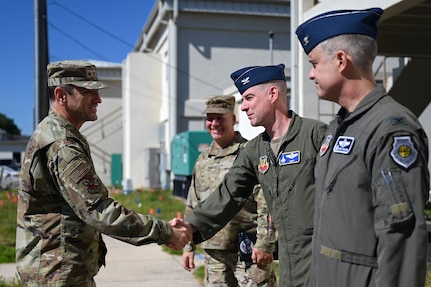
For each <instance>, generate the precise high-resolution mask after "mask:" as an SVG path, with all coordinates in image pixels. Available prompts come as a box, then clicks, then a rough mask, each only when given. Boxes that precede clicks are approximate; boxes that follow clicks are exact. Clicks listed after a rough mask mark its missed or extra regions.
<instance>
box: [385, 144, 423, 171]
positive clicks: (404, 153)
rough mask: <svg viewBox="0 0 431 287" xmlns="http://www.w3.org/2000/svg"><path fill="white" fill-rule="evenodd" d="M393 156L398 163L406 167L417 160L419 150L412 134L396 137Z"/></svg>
mask: <svg viewBox="0 0 431 287" xmlns="http://www.w3.org/2000/svg"><path fill="white" fill-rule="evenodd" d="M391 157H392V159H393V160H394V161H395V162H396V163H397V164H399V165H400V166H402V167H404V168H409V167H410V166H411V165H412V164H413V163H414V162H415V161H416V159H417V157H418V152H417V150H416V149H415V146H414V145H413V142H412V139H411V138H410V136H403V137H394V143H393V144H392V150H391Z"/></svg>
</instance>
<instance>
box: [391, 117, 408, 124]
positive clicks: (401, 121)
mask: <svg viewBox="0 0 431 287" xmlns="http://www.w3.org/2000/svg"><path fill="white" fill-rule="evenodd" d="M391 123H392V125H394V126H396V125H405V124H406V118H403V117H393V118H391Z"/></svg>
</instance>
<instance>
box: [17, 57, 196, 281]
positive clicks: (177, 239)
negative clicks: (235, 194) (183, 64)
mask: <svg viewBox="0 0 431 287" xmlns="http://www.w3.org/2000/svg"><path fill="white" fill-rule="evenodd" d="M48 86H49V87H50V101H51V104H52V107H51V110H50V112H49V115H48V116H47V117H45V118H44V119H43V120H42V121H41V122H40V124H39V125H38V126H37V128H36V130H35V131H34V133H33V135H32V137H31V138H30V140H29V142H28V145H27V149H26V152H25V158H24V161H23V164H22V169H21V182H20V184H21V189H20V190H19V192H18V214H17V221H18V222H17V235H16V262H17V269H18V273H19V276H20V277H21V280H22V282H23V284H24V286H80V287H86V286H95V282H94V279H93V277H94V276H95V275H96V274H97V272H98V271H99V268H100V267H101V265H105V255H106V252H107V250H106V247H105V244H104V242H103V240H102V235H101V233H104V234H107V235H109V236H111V237H113V238H116V239H119V240H122V241H124V242H127V243H130V244H134V245H143V244H149V243H157V244H168V245H169V246H170V247H171V248H175V249H181V248H183V247H184V245H185V244H186V243H187V242H189V241H190V239H191V237H190V236H187V234H189V233H190V232H191V231H188V230H187V228H186V227H185V226H184V222H183V221H182V220H180V219H175V220H172V221H171V222H166V221H162V220H160V219H157V218H155V217H152V216H149V215H142V214H138V213H136V212H134V211H132V210H128V209H126V208H125V207H124V206H123V205H121V204H120V203H119V202H116V201H114V200H113V199H112V198H110V197H109V195H108V190H107V188H106V187H105V186H104V185H103V183H102V182H101V181H100V179H99V177H98V176H97V174H96V172H95V170H94V166H93V161H92V159H91V154H90V147H89V145H88V142H87V141H86V139H85V137H84V136H83V135H82V134H81V133H80V132H79V129H80V127H81V126H82V124H83V123H84V122H86V121H95V120H96V119H97V106H98V105H99V104H100V103H101V102H102V99H101V97H100V95H99V91H98V90H99V89H102V88H106V87H107V86H106V85H105V84H104V83H102V82H100V81H99V80H98V78H97V72H96V67H95V66H94V65H92V64H90V63H88V62H85V61H60V62H56V63H52V64H49V65H48ZM185 225H187V224H185ZM172 226H175V227H172ZM186 231H188V232H186Z"/></svg>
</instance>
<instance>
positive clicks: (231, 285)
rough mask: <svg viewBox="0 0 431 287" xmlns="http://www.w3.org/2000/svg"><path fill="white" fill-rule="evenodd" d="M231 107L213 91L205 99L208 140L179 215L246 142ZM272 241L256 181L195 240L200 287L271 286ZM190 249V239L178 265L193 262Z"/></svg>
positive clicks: (194, 202) (219, 176)
mask: <svg viewBox="0 0 431 287" xmlns="http://www.w3.org/2000/svg"><path fill="white" fill-rule="evenodd" d="M234 107H235V97H233V96H214V97H210V98H208V99H207V101H206V109H205V111H204V114H206V120H205V126H206V129H207V131H208V132H209V133H210V135H211V137H212V138H213V142H212V143H211V145H210V146H209V147H208V148H207V149H206V150H204V151H202V153H201V154H200V155H199V157H198V159H197V160H196V164H195V166H194V170H193V176H192V182H191V185H190V189H189V193H188V197H187V204H186V210H185V218H187V215H188V214H190V213H191V212H192V210H193V208H195V207H196V206H197V205H198V204H199V203H200V202H202V201H204V200H205V199H206V198H207V197H208V196H209V195H210V194H211V192H213V190H215V188H216V187H217V186H218V185H219V184H220V182H221V181H222V179H223V177H224V175H225V174H226V173H227V172H228V170H229V169H230V167H231V166H232V164H233V162H234V160H235V159H236V157H237V155H238V153H240V152H241V151H240V150H241V149H242V148H243V146H244V145H245V144H246V142H247V140H246V139H245V138H243V137H242V136H241V134H240V133H239V132H238V131H235V130H234V125H235V123H236V117H235V114H234ZM256 233H257V234H256ZM256 235H257V236H256ZM256 237H257V239H256ZM252 242H253V243H252ZM250 243H251V244H252V245H251V246H248V244H250ZM275 244H276V234H275V229H274V227H273V225H272V220H271V217H270V215H269V213H268V208H267V204H266V201H265V198H264V197H263V195H262V190H261V188H260V186H256V187H255V188H254V190H253V192H252V195H251V196H250V197H249V198H248V199H247V201H246V202H245V204H244V206H243V208H242V209H241V211H240V212H239V213H238V214H237V215H236V216H235V217H234V218H233V219H232V220H231V221H229V222H228V223H227V225H226V226H225V227H224V228H223V229H221V230H220V231H219V232H218V233H217V234H215V235H214V236H213V237H211V238H210V239H208V240H207V241H205V242H202V243H201V247H202V248H203V249H204V250H205V253H206V254H205V263H204V267H205V278H204V284H205V286H217V287H219V286H226V287H236V286H242V287H245V286H247V287H252V286H256V287H257V286H268V287H269V286H276V277H275V273H274V267H273V264H272V262H273V252H274V251H275ZM253 246H254V247H253ZM194 250H195V246H194V244H193V243H192V242H190V243H189V244H188V245H187V246H186V247H185V248H184V251H183V267H184V268H185V269H186V270H188V271H190V270H191V269H192V268H194V267H195V265H194V255H195V254H194Z"/></svg>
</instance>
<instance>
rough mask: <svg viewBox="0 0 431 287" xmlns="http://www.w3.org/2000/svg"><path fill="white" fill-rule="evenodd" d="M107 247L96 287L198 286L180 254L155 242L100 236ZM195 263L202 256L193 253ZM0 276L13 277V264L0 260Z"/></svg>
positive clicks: (199, 261)
mask: <svg viewBox="0 0 431 287" xmlns="http://www.w3.org/2000/svg"><path fill="white" fill-rule="evenodd" d="M104 240H105V242H106V245H107V248H108V254H107V257H106V267H102V268H101V269H100V271H99V273H98V274H97V275H96V277H95V280H96V283H97V286H98V287H114V286H115V287H119V286H127V287H138V286H139V287H141V286H149V287H178V286H181V287H201V286H202V285H201V284H200V283H199V281H198V280H197V279H196V278H194V277H193V274H192V273H191V272H188V271H186V270H184V269H183V267H182V265H181V256H178V255H171V254H168V253H167V252H164V251H163V250H162V247H161V246H159V245H157V244H149V245H145V246H140V247H136V246H133V245H130V244H127V243H124V242H121V241H118V240H115V239H112V238H111V237H108V236H104ZM196 257H197V258H196V259H195V263H196V265H197V266H199V265H202V263H203V261H202V258H201V257H199V256H196ZM0 276H2V277H4V278H6V279H9V278H15V276H16V269H15V264H0Z"/></svg>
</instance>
